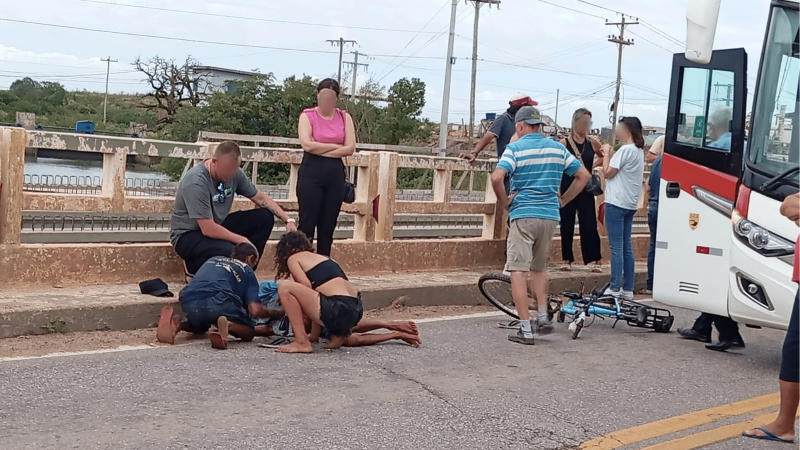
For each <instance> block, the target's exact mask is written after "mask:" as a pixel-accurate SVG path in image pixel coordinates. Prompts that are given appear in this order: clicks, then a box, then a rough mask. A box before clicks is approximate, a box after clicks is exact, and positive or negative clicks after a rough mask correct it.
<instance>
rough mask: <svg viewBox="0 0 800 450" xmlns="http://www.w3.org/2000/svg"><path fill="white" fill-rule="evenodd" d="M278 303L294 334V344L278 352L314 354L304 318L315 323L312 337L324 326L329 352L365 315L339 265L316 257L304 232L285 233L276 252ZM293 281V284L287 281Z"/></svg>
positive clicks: (316, 335)
mask: <svg viewBox="0 0 800 450" xmlns="http://www.w3.org/2000/svg"><path fill="white" fill-rule="evenodd" d="M275 268H276V270H277V274H276V276H275V278H276V279H278V280H281V281H280V283H279V284H278V301H279V302H280V303H281V305H282V306H283V309H284V311H286V316H287V317H288V318H289V323H290V324H291V325H292V330H293V331H294V336H295V337H294V342H292V343H291V344H288V345H284V346H283V347H280V348H278V349H277V350H276V351H278V352H281V353H311V339H310V337H309V335H308V334H307V333H306V329H305V323H304V317H307V318H308V319H310V320H311V322H312V327H311V335H312V336H314V337H318V336H319V335H320V330H321V329H322V327H323V326H324V327H325V329H326V330H327V332H328V334H329V335H330V341H329V342H328V345H327V346H326V348H330V349H336V348H339V347H341V346H342V345H343V344H344V343H345V341H346V340H347V338H348V337H350V335H351V334H352V330H353V328H355V327H356V326H357V325H358V322H359V321H360V320H361V317H362V316H363V314H364V308H363V306H362V304H361V293H359V292H358V290H356V288H355V287H354V286H353V285H352V284H351V283H350V281H349V280H348V279H347V275H345V273H344V271H343V270H342V268H341V267H340V266H339V264H337V263H336V261H334V260H332V259H330V258H329V257H327V256H323V255H320V254H317V253H314V249H313V247H312V246H311V242H310V241H309V240H308V238H307V237H306V235H305V234H303V232H302V231H295V232H291V233H286V234H285V235H283V237H282V238H281V240H280V241H279V242H278V245H277V247H276V249H275ZM289 277H291V278H292V280H293V281H292V280H289V279H288V278H289Z"/></svg>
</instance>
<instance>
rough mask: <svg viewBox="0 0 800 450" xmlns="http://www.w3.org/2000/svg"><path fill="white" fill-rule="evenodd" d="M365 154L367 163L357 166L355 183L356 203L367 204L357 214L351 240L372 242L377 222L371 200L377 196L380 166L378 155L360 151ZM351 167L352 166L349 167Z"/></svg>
mask: <svg viewBox="0 0 800 450" xmlns="http://www.w3.org/2000/svg"><path fill="white" fill-rule="evenodd" d="M362 153H363V154H365V155H367V157H368V159H369V165H368V166H367V167H359V168H358V183H357V184H356V203H365V204H366V205H367V208H366V210H364V211H363V212H364V213H365V214H357V215H356V218H355V227H354V229H353V240H354V241H362V242H372V241H374V240H375V231H376V228H377V223H376V222H375V218H373V217H372V208H373V200H374V199H375V198H376V197H377V196H378V171H379V168H380V155H379V154H378V153H374V152H362ZM351 168H352V167H351Z"/></svg>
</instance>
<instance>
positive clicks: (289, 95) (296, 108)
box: [281, 75, 317, 137]
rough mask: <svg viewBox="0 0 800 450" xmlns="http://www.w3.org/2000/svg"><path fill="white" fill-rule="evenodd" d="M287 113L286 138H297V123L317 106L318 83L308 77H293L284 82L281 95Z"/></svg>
mask: <svg viewBox="0 0 800 450" xmlns="http://www.w3.org/2000/svg"><path fill="white" fill-rule="evenodd" d="M281 101H282V107H283V109H284V111H285V119H284V120H285V123H286V134H285V135H284V136H286V137H297V123H298V121H299V120H300V113H302V112H303V110H304V109H306V108H312V107H314V105H316V104H317V83H316V82H315V81H314V79H313V78H311V77H310V76H308V75H304V76H303V78H295V77H294V76H291V77H289V78H287V79H285V80H284V81H283V92H282V95H281Z"/></svg>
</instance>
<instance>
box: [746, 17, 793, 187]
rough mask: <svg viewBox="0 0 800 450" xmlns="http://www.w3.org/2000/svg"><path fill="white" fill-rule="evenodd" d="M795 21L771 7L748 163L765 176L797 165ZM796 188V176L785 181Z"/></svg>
mask: <svg viewBox="0 0 800 450" xmlns="http://www.w3.org/2000/svg"><path fill="white" fill-rule="evenodd" d="M799 21H800V17H798V14H797V11H790V10H787V9H784V8H781V7H773V9H772V17H771V18H770V28H769V32H768V35H767V41H766V45H765V48H764V54H763V56H762V58H761V69H760V75H759V83H758V87H757V88H756V89H757V92H756V104H755V108H754V111H753V113H752V115H751V117H750V119H751V120H752V121H753V123H752V128H751V130H752V132H751V134H750V136H749V139H748V140H749V144H750V148H749V152H748V163H749V165H750V167H751V168H753V169H754V170H756V171H758V172H762V173H763V174H764V175H767V176H774V175H777V174H780V173H783V172H785V171H787V170H789V169H791V168H792V167H797V165H798V153H799V152H798V139H797V134H798V133H797V130H795V127H796V126H797V125H796V124H798V123H800V120H798V106H799V103H800V102H799V101H798V100H800V98H799V97H798V89H797V86H798V80H799V79H800V63H799V62H798V22H799ZM786 181H788V182H790V183H793V184H795V185H796V184H797V183H798V174H797V172H795V173H794V174H793V175H791V176H788V177H786Z"/></svg>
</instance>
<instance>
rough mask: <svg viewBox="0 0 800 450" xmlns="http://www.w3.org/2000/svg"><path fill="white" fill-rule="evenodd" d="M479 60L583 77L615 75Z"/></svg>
mask: <svg viewBox="0 0 800 450" xmlns="http://www.w3.org/2000/svg"><path fill="white" fill-rule="evenodd" d="M479 61H486V62H490V63H495V64H502V65H504V66H509V67H520V68H523V69H531V70H541V71H544V72H556V73H565V74H567V75H575V76H582V77H593V78H614V77H609V76H607V75H594V74H590V73H578V72H570V71H568V70H560V69H555V68H554V69H549V68H542V67H534V66H526V65H523V64H514V63H507V62H502V61H491V60H488V59H482V58H481V59H479Z"/></svg>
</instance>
